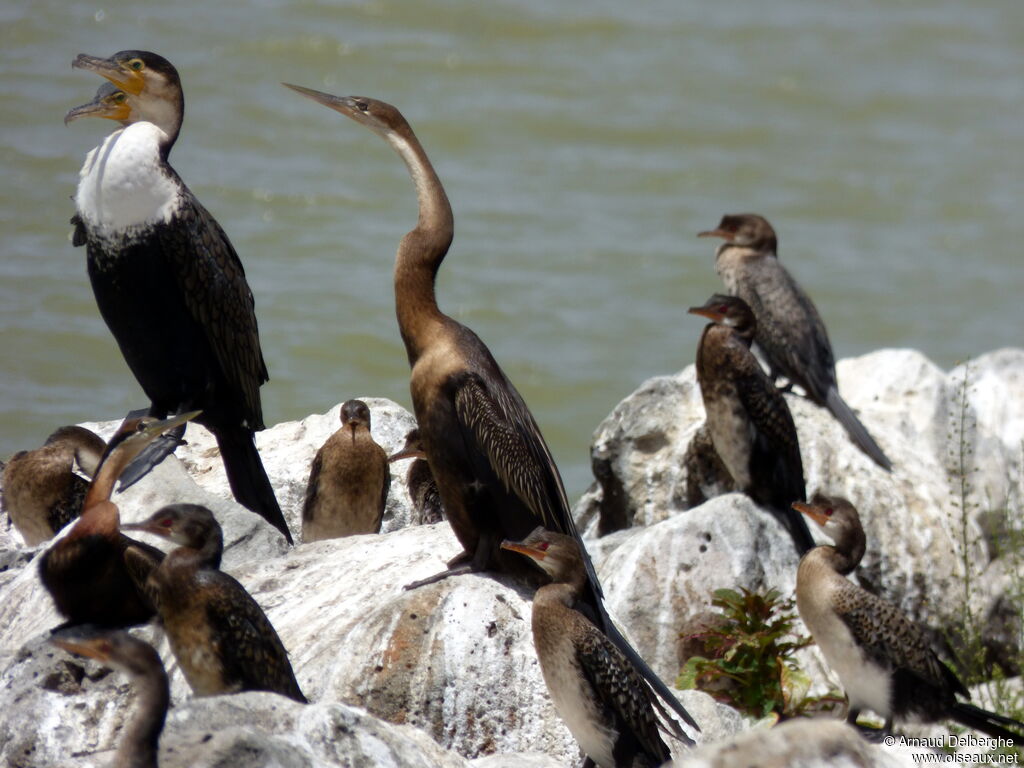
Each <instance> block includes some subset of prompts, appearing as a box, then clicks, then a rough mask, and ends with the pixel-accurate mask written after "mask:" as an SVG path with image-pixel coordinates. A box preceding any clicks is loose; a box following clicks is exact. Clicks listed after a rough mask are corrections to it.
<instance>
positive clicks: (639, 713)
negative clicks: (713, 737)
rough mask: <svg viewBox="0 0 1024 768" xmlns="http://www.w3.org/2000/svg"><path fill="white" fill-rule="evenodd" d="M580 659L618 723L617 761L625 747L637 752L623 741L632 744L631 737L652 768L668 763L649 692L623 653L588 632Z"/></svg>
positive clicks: (579, 649) (578, 650) (580, 648)
mask: <svg viewBox="0 0 1024 768" xmlns="http://www.w3.org/2000/svg"><path fill="white" fill-rule="evenodd" d="M576 658H577V660H578V661H579V664H580V667H581V668H582V670H583V674H584V675H586V677H587V680H588V681H589V682H590V685H591V686H592V687H593V689H594V691H595V692H596V693H597V695H598V696H599V697H600V699H601V702H602V703H603V704H604V707H605V709H606V711H607V712H608V713H609V714H611V715H613V717H609V718H607V720H614V722H615V723H616V727H617V730H618V731H619V733H620V737H619V744H617V745H616V750H615V751H616V758H617V760H618V758H619V756H620V755H619V750H620V749H622V748H623V747H625V748H626V749H627V750H628V751H633V750H632V749H630V748H629V747H628V746H626V745H625V744H623V739H625V741H626V742H628V741H629V740H630V736H632V738H633V739H635V741H636V745H637V746H639V747H640V749H641V750H642V751H643V753H644V754H646V755H647V757H649V758H651V762H650V764H651V765H661V764H662V763H663V762H664V761H666V760H668V759H669V757H670V755H669V751H668V747H667V746H666V745H665V742H664V741H662V739H661V735H660V734H659V733H658V722H657V719H656V718H655V715H654V709H653V705H652V699H651V695H650V692H649V689H648V688H647V685H646V684H645V683H644V680H643V678H641V677H640V675H639V673H638V672H637V671H636V669H635V668H634V666H633V665H632V664H631V663H630V662H629V661H627V660H626V658H625V656H623V655H622V652H621V651H620V650H619V649H618V648H616V647H615V646H614V645H613V644H612V643H611V641H610V640H608V638H607V637H605V636H604V635H602V634H600V633H598V632H588V633H586V635H585V636H584V637H583V638H581V640H580V641H579V642H578V643H577V644H576ZM633 749H635V747H633ZM624 764H628V765H634V764H635V763H634V762H630V763H624ZM641 764H642V763H641Z"/></svg>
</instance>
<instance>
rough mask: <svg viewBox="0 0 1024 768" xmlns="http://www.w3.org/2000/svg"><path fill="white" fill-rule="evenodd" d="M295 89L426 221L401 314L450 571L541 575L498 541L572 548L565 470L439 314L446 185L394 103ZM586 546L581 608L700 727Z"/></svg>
mask: <svg viewBox="0 0 1024 768" xmlns="http://www.w3.org/2000/svg"><path fill="white" fill-rule="evenodd" d="M288 87H289V88H291V89H293V90H295V91H297V92H298V93H300V94H302V95H304V96H307V97H309V98H311V99H313V100H314V101H316V102H318V103H320V104H323V105H324V106H326V107H329V108H331V109H333V110H336V111H337V112H340V113H341V114H343V115H345V116H346V117H349V118H351V119H352V120H354V121H355V122H357V123H359V124H360V125H363V126H365V127H367V128H369V129H370V130H372V131H373V132H374V133H376V134H377V135H379V136H380V137H381V138H383V139H384V140H385V141H387V142H388V144H390V145H391V147H392V148H393V149H394V150H395V151H396V152H397V153H398V155H399V156H400V157H401V158H402V160H403V161H404V162H405V164H406V167H407V168H408V170H409V174H410V176H411V177H412V180H413V183H414V185H415V187H416V194H417V198H418V201H419V219H418V222H417V224H416V227H415V228H414V229H412V230H411V231H410V232H408V233H407V234H406V235H405V236H404V237H403V238H402V241H401V243H400V244H399V246H398V253H397V254H396V257H395V274H394V281H395V310H396V313H397V315H398V327H399V330H400V332H401V335H402V341H403V342H404V343H405V349H406V353H407V355H408V358H409V365H410V366H411V367H412V375H411V379H410V383H409V386H410V391H411V394H412V402H413V409H414V411H415V415H416V422H417V424H418V425H419V430H420V439H421V441H422V444H423V450H424V453H425V454H426V456H427V461H428V462H429V463H430V470H431V472H433V474H434V479H435V480H436V481H437V489H438V492H439V493H440V495H441V503H442V504H443V505H444V511H445V516H446V517H447V519H448V522H449V524H450V525H451V526H452V530H453V531H454V532H455V535H456V537H457V538H458V539H459V542H460V543H461V544H462V546H463V550H464V551H463V552H462V553H461V554H460V555H459V556H457V557H456V558H455V559H454V560H453V561H452V562H451V563H450V564H449V571H447V572H446V574H450V573H453V572H456V573H457V572H466V571H470V570H475V571H480V570H498V571H504V572H510V573H519V574H522V575H523V576H525V577H527V578H536V576H537V574H536V573H535V571H534V573H532V574H531V573H530V571H529V570H527V569H526V568H524V566H528V565H529V564H528V563H526V562H524V561H523V560H522V558H519V557H516V556H515V555H514V554H511V553H508V552H504V551H503V550H502V549H501V542H502V540H504V539H506V538H507V539H512V540H517V541H518V540H521V539H523V538H524V537H526V536H527V535H529V533H530V532H531V531H532V530H533V529H534V528H536V527H537V525H538V524H540V525H543V526H544V527H546V528H549V529H554V530H557V531H560V532H563V533H566V534H568V535H570V536H572V537H573V538H575V539H577V540H579V533H578V532H577V531H576V526H575V523H574V522H573V519H572V515H571V514H570V511H569V502H568V500H567V499H566V496H565V489H564V488H563V487H562V479H561V477H560V476H559V473H558V468H557V467H556V466H555V462H554V459H552V457H551V453H550V451H549V450H548V447H547V445H546V443H545V442H544V438H543V437H542V436H541V433H540V429H539V428H538V427H537V424H536V422H535V421H534V420H533V415H532V414H531V413H530V410H529V408H527V407H526V403H524V402H523V399H522V397H521V396H520V395H519V393H518V392H517V391H516V388H515V387H514V386H513V385H512V382H511V381H509V380H508V377H506V376H505V373H504V372H503V371H502V370H501V368H500V367H499V366H498V363H497V362H496V361H495V359H494V357H493V356H492V355H491V352H490V350H489V349H488V348H487V346H486V345H485V344H484V343H483V342H482V341H481V340H480V338H479V337H478V336H477V335H476V334H475V333H473V331H471V330H470V329H469V328H467V327H466V326H464V325H462V324H460V323H458V322H456V321H455V320H453V319H452V318H450V317H448V316H447V315H446V314H444V313H443V312H441V310H440V309H439V308H438V306H437V299H436V296H435V293H434V279H435V277H436V275H437V270H438V268H439V267H440V266H441V262H442V261H443V260H444V257H445V255H446V254H447V253H448V247H449V246H450V245H451V242H452V237H453V235H454V231H455V221H454V217H453V215H452V208H451V204H450V203H449V202H448V196H447V195H446V194H445V191H444V187H443V186H442V184H441V180H440V179H439V178H438V176H437V173H436V172H435V171H434V167H433V166H432V165H431V163H430V160H429V159H428V158H427V154H426V151H425V150H424V149H423V146H422V145H421V144H420V142H419V139H417V138H416V134H415V133H413V130H412V128H411V127H410V126H409V123H408V122H406V120H405V118H404V117H403V116H402V114H401V112H399V111H398V110H397V109H396V108H395V107H393V106H391V105H390V104H386V103H384V102H382V101H377V100H375V99H369V98H364V97H361V96H356V97H344V98H342V97H338V96H331V95H330V94H326V93H321V92H320V91H314V90H311V89H309V88H301V87H299V86H293V85H290V86H288ZM581 550H582V552H583V562H584V566H585V568H586V571H587V577H588V579H587V586H586V588H585V589H584V590H583V594H582V595H581V604H582V607H583V609H584V610H586V611H588V612H589V613H591V614H592V615H593V620H594V621H595V622H596V623H597V625H598V626H599V627H600V629H601V630H602V631H603V632H605V633H606V634H607V635H608V637H609V638H610V639H611V640H612V641H613V642H615V644H616V645H618V646H619V647H620V649H621V650H622V651H623V653H625V654H626V655H627V656H628V657H629V658H630V660H631V661H632V662H633V663H634V664H636V666H637V668H638V669H640V670H641V672H642V673H643V675H644V677H645V678H646V679H647V680H648V681H649V682H650V684H651V685H652V686H654V688H655V690H656V691H657V692H658V695H659V696H660V697H662V698H663V699H664V700H665V701H666V702H667V703H668V704H669V705H670V706H671V707H672V708H673V709H675V711H676V712H677V713H678V714H679V715H680V717H682V718H683V719H684V720H686V722H688V723H690V724H691V725H692V726H693V727H694V728H696V724H695V723H694V722H693V720H692V718H690V716H689V715H688V714H687V713H686V710H685V709H683V707H682V705H681V704H679V702H678V701H677V700H676V698H675V696H673V694H672V692H671V691H670V690H669V689H668V687H667V686H666V685H665V684H664V683H663V682H662V681H661V680H660V679H659V678H658V676H657V675H655V674H654V673H653V672H652V671H651V669H650V667H648V666H647V664H646V663H645V662H644V661H643V659H642V658H640V655H639V654H638V653H637V652H636V651H635V650H634V649H633V648H632V647H631V646H630V645H629V643H628V642H626V640H625V638H624V637H623V636H622V634H621V633H620V632H619V631H618V630H617V629H616V628H615V626H614V624H612V622H611V620H610V619H609V618H608V614H607V612H606V610H605V607H604V603H603V600H602V593H601V585H600V583H599V582H598V579H597V574H596V572H595V571H594V566H593V564H592V563H591V562H590V557H589V556H588V555H587V554H586V550H585V549H584V548H583V547H582V546H581ZM443 575H445V574H442V576H443ZM428 581H430V580H428ZM421 583H422V582H421ZM411 586H412V585H411ZM680 734H682V731H681V730H680ZM684 738H685V736H684Z"/></svg>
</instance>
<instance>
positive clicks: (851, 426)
mask: <svg viewBox="0 0 1024 768" xmlns="http://www.w3.org/2000/svg"><path fill="white" fill-rule="evenodd" d="M699 236H700V237H720V238H722V239H723V240H724V241H725V242H724V243H722V244H721V245H720V246H718V249H717V251H716V252H715V271H716V272H718V276H719V277H721V278H722V282H723V283H725V289H726V291H728V292H729V293H731V294H732V295H733V296H739V297H740V298H741V299H743V300H744V301H745V302H747V304H749V305H750V308H751V309H752V310H754V316H755V317H756V318H757V336H756V337H755V341H756V343H757V346H758V347H759V348H760V349H761V351H762V352H764V356H765V358H767V360H768V365H769V366H770V368H771V372H772V376H773V377H775V378H778V377H779V376H784V377H786V378H787V379H788V380H789V382H790V383H791V384H797V385H799V386H800V387H801V388H802V389H803V390H804V392H806V393H807V397H808V398H810V399H811V401H812V402H814V403H816V404H817V405H820V406H822V407H824V408H827V409H828V410H829V411H831V413H832V415H833V416H835V417H836V419H837V420H838V421H839V423H840V424H842V425H843V428H844V429H846V431H847V433H849V435H850V437H851V438H852V439H853V442H854V443H856V444H857V447H859V448H860V449H861V450H862V451H863V452H864V453H865V454H867V456H869V457H870V458H871V459H872V461H874V462H875V463H876V464H878V466H880V467H882V468H883V469H885V470H891V469H892V462H891V461H889V459H888V457H887V456H886V455H885V453H884V452H883V451H882V449H881V448H880V447H879V446H878V443H876V442H875V440H874V438H872V437H871V435H870V434H869V433H868V431H867V429H865V427H864V425H863V424H861V423H860V419H858V418H857V416H856V414H854V412H853V411H852V410H851V409H850V407H849V406H848V405H847V404H846V401H845V400H843V398H841V397H840V396H839V387H838V385H837V384H836V363H835V356H834V355H833V353H832V344H831V343H830V342H829V340H828V333H827V332H826V331H825V323H824V322H823V321H822V319H821V315H819V314H818V310H817V308H816V307H815V306H814V302H812V301H811V298H810V296H808V295H807V293H806V292H805V291H804V289H803V288H801V287H800V284H799V283H797V281H796V280H794V279H793V276H792V275H790V274H789V271H788V270H787V269H786V267H785V266H784V265H783V264H782V262H781V261H779V257H778V253H777V251H778V238H777V237H776V235H775V230H774V229H772V225H771V224H769V223H768V222H767V221H766V220H765V218H764V217H763V216H758V215H757V214H754V213H738V214H729V215H726V216H723V217H722V220H721V221H720V222H719V224H718V227H717V228H716V229H711V230H708V231H706V232H701V233H700V235H699Z"/></svg>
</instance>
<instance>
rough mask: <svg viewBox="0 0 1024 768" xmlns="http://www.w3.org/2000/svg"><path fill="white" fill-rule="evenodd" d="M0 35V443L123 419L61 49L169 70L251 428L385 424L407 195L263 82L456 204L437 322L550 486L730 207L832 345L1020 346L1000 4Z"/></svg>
mask: <svg viewBox="0 0 1024 768" xmlns="http://www.w3.org/2000/svg"><path fill="white" fill-rule="evenodd" d="M0 22H2V26H0V63H2V67H0V72H2V75H0V94H2V97H3V103H4V105H5V110H4V116H3V119H2V121H0V131H2V139H3V140H2V141H0V167H2V168H3V182H2V184H0V220H2V239H0V392H2V402H0V456H5V455H7V454H9V453H11V452H13V451H14V450H17V449H19V448H27V447H33V446H35V445H38V444H39V443H41V441H42V440H43V439H44V438H45V436H46V435H47V434H48V433H49V432H50V431H51V429H53V428H54V427H56V426H58V425H60V424H64V423H71V422H77V421H85V420H93V419H102V418H115V417H117V416H119V415H120V414H122V413H123V412H125V411H126V410H128V409H129V408H131V407H138V406H141V405H144V404H145V399H144V397H143V395H142V393H141V390H140V389H139V388H138V386H137V385H136V384H135V381H134V379H133V378H132V376H131V374H130V372H129V371H128V370H127V368H126V366H125V365H124V363H123V362H122V361H121V359H120V355H119V353H118V351H117V348H116V346H115V345H114V343H113V341H112V339H111V337H110V335H109V333H108V332H107V329H106V327H105V326H104V324H103V322H102V320H101V319H100V317H99V315H98V313H97V311H96V308H95V303H94V301H93V298H92V293H91V290H90V288H89V284H88V279H87V277H86V275H85V254H84V252H83V251H82V250H81V249H75V248H72V247H71V244H70V242H69V239H68V233H69V226H68V224H67V221H68V218H69V217H70V216H71V214H72V212H73V206H72V203H71V201H70V200H69V196H70V195H71V194H72V193H73V191H74V187H75V183H76V179H77V172H78V168H79V167H80V166H81V163H82V160H83V158H84V155H85V153H86V152H87V151H88V150H89V149H91V148H92V147H93V146H95V144H97V143H98V142H99V140H100V139H101V137H102V136H103V135H104V133H105V132H107V131H109V130H110V129H111V128H112V127H113V126H112V124H110V123H107V122H105V121H103V122H101V121H81V122H77V123H75V124H73V125H72V126H70V127H68V128H65V127H64V125H63V124H62V117H63V114H64V112H65V111H66V110H67V109H68V108H70V107H72V106H74V105H77V104H80V103H83V102H85V101H87V100H88V99H89V98H91V96H92V94H93V92H94V91H95V88H96V87H97V85H98V84H99V82H98V80H97V79H96V78H95V76H91V75H89V74H87V73H84V72H80V71H73V70H72V69H71V68H70V63H71V60H72V58H73V57H74V56H75V55H76V54H77V53H80V52H85V53H91V54H95V55H104V56H106V55H109V54H111V53H113V52H114V51H117V50H120V49H123V48H143V49H150V50H154V51H157V52H158V53H161V54H163V55H165V56H166V57H168V58H169V59H170V60H171V61H173V62H174V63H175V64H176V66H177V67H178V69H179V71H180V73H181V76H182V80H183V83H184V87H185V97H186V120H185V126H184V129H183V132H182V136H181V138H180V139H179V142H178V144H177V146H176V147H175V150H174V153H173V154H172V156H171V160H172V163H173V164H174V166H175V167H176V168H177V170H178V171H179V173H180V174H181V175H182V177H183V178H184V179H185V180H186V181H187V183H188V184H189V185H190V186H191V187H192V189H193V191H195V192H196V194H197V195H198V196H199V197H200V199H202V200H203V202H204V204H205V205H206V206H207V207H208V208H209V209H210V210H211V211H212V212H213V213H214V215H215V216H217V218H218V219H219V221H220V222H221V224H222V225H223V226H224V228H225V229H226V230H227V232H228V233H229V235H230V236H231V238H232V241H233V242H234V244H235V246H236V248H237V249H238V252H239V253H240V255H241V257H242V260H243V262H244V263H245V266H246V271H247V274H248V277H249V282H250V284H251V286H252V288H253V291H254V293H255V295H256V301H257V315H258V317H259V322H260V331H261V337H262V340H263V349H264V354H265V356H266V359H267V364H268V366H269V368H270V373H271V381H270V383H269V384H268V385H267V386H265V387H264V388H263V400H264V412H265V416H266V420H267V422H268V423H276V422H279V421H282V420H288V419H295V418H300V417H302V416H304V415H306V414H308V413H311V412H319V411H324V410H326V409H327V408H329V407H330V406H331V405H333V404H335V403H337V402H340V401H342V400H345V399H347V398H349V397H353V396H358V395H379V396H385V397H390V398H393V399H395V400H397V401H399V402H401V403H403V404H405V405H406V406H408V404H409V397H408V368H407V364H406V361H405V355H404V351H403V349H402V347H401V342H400V340H399V338H398V333H397V327H396V323H395V320H394V312H393V305H392V300H393V299H392V294H391V265H392V259H393V256H394V251H395V247H396V245H397V243H398V240H399V239H400V237H401V236H402V235H403V234H404V233H405V232H406V231H407V230H408V229H409V228H410V227H411V226H412V225H413V223H414V222H415V217H416V210H415V198H414V195H413V191H412V185H411V183H410V181H409V179H408V176H407V174H406V171H405V168H404V166H403V165H402V163H401V161H400V160H399V159H398V157H397V156H395V155H394V153H393V152H392V151H391V150H390V149H389V148H388V147H387V146H386V145H385V144H384V142H382V141H381V140H380V139H379V138H377V137H376V136H374V135H373V134H371V133H370V132H369V131H367V130H365V129H363V128H361V127H359V126H357V125H356V124H355V123H352V122H351V121H348V120H345V119H344V118H342V117H341V116H340V115H337V114H336V113H333V112H330V111H329V110H326V109H324V108H323V107H319V106H317V105H315V104H313V103H312V102H308V101H305V100H303V99H300V98H299V97H297V96H296V95H294V94H292V93H291V92H289V91H287V90H286V89H284V88H282V87H281V86H280V85H278V82H279V81H281V80H286V81H289V82H294V83H299V84H302V85H307V86H310V87H314V88H319V89H322V90H327V91H330V92H332V93H337V94H360V95H367V96H374V97H378V98H382V99H385V100H387V101H390V102H392V103H394V104H396V105H397V106H399V108H400V109H401V110H402V111H403V112H404V114H405V115H406V116H407V118H408V119H409V121H410V122H411V123H412V125H413V127H414V128H415V129H416V131H417V133H418V135H419V136H420V138H421V140H422V141H423V143H424V145H425V147H426V149H427V151H428V153H429V154H430V156H431V158H432V159H433V161H434V163H435V165H436V166H437V169H438V171H439V173H440V175H441V177H442V179H443V181H444V183H445V185H446V187H447V190H448V193H449V196H450V197H451V200H452V204H453V206H454V209H455V216H456V229H457V233H456V239H455V244H454V246H453V248H452V251H451V253H450V254H449V257H448V260H447V261H446V262H445V264H444V266H443V267H442V270H441V275H440V279H439V299H440V303H441V305H442V308H443V309H445V310H446V311H447V312H448V313H449V314H452V315H453V316H455V317H456V318H457V319H459V320H460V321H462V322H464V323H466V324H468V325H469V326H471V327H472V328H473V329H474V330H476V331H477V333H478V334H479V335H480V336H481V337H482V338H483V339H484V340H485V341H486V342H487V343H488V345H489V346H490V348H491V350H492V351H493V352H494V354H495V356H496V357H497V358H498V360H499V361H500V362H501V363H502V365H503V366H504V368H505V369H506V371H507V372H508V373H509V375H510V377H511V378H512V380H513V381H514V382H515V383H516V385H517V387H519V389H520V390H521V391H522V392H523V394H524V396H525V398H526V400H527V402H528V403H529V404H530V407H531V408H532V410H533V412H534V414H535V415H536V417H537V420H538V422H539V423H540V425H541V428H542V429H543V431H544V433H545V435H546V436H547V439H548V441H549V442H550V443H551V445H552V449H553V451H554V453H555V456H556V458H557V460H558V462H559V464H560V466H561V468H562V471H563V473H564V475H565V476H566V483H567V486H568V490H569V493H570V496H572V497H575V496H576V495H578V493H579V492H580V491H581V490H582V489H583V488H584V487H585V486H586V484H587V482H588V481H589V457H588V447H589V443H590V438H591V433H592V430H593V429H594V427H595V426H596V425H597V423H598V422H599V421H600V420H601V419H602V418H603V417H604V416H605V415H606V414H607V413H608V412H609V411H610V410H611V408H612V407H613V406H614V405H615V403H616V402H618V401H619V400H620V399H621V398H622V397H623V396H624V395H626V394H627V393H628V392H630V391H631V390H632V389H633V388H634V387H635V386H636V385H637V384H638V383H639V382H640V381H642V380H643V379H644V378H646V377H648V376H651V375H654V374H658V373H667V372H671V371H675V370H678V369H679V368H681V367H683V366H684V365H685V364H687V363H689V362H691V361H692V359H693V355H694V347H695V344H696V341H697V338H698V335H699V332H700V328H701V322H700V321H699V320H697V319H695V318H692V317H689V316H687V315H686V313H685V310H686V307H687V306H689V305H691V304H696V303H702V302H703V300H704V299H705V298H706V297H707V296H708V295H709V294H710V293H711V292H712V291H713V290H715V289H716V288H717V287H718V285H719V284H718V281H717V278H716V277H715V274H714V270H713V259H712V256H713V247H714V246H713V244H712V243H710V242H709V241H706V240H703V241H702V240H697V239H696V238H695V234H696V232H698V231H699V230H702V229H706V228H709V227H711V226H713V225H714V224H716V223H717V221H718V218H719V217H720V216H721V214H722V213H725V212H738V211H748V210H749V211H756V212H759V213H762V214H764V215H765V216H767V217H768V219H769V220H770V221H772V223H773V224H774V225H775V227H776V229H777V230H778V232H779V236H780V254H781V256H782V258H783V259H784V260H785V261H786V263H787V264H788V265H789V266H790V268H791V269H792V270H793V271H794V272H795V274H796V275H797V276H798V278H799V279H800V280H801V281H802V282H803V284H804V285H805V286H806V287H807V289H808V290H809V292H810V293H811V295H812V296H813V297H814V299H815V300H816V302H817V304H818V306H819V308H820V310H821V311H822V314H823V315H824V317H825V320H826V322H827V324H828V327H829V331H830V334H831V337H832V341H833V345H834V346H835V348H836V352H837V354H838V355H839V356H849V355H855V354H860V353H863V352H866V351H869V350H871V349H875V348H879V347H883V346H899V347H904V346H909V347H916V348H918V349H921V350H922V351H923V352H925V353H926V354H928V355H929V356H930V357H931V358H932V359H933V360H935V361H936V362H938V363H939V364H941V365H944V366H949V365H951V364H953V363H954V362H955V361H957V360H960V359H963V358H965V357H967V356H969V355H972V354H977V353H980V352H983V351H986V350H989V349H993V348H996V347H1000V346H1006V345H1019V344H1020V332H1021V328H1022V325H1024V309H1022V307H1021V296H1022V294H1024V272H1022V269H1021V253H1020V251H1021V240H1022V229H1024V225H1022V217H1021V203H1022V198H1024V195H1022V192H1024V120H1022V105H1024V5H1022V4H1021V3H1020V1H1019V0H1002V1H1001V2H985V3H964V2H951V1H948V0H947V1H941V0H940V1H939V2H925V1H924V0H921V1H916V0H915V1H913V2H891V1H888V0H887V1H885V2H883V1H882V0H871V1H869V0H850V1H849V2H844V3H820V2H817V1H812V0H776V1H775V2H772V3H770V4H769V3H762V2H756V1H755V0H746V1H745V2H722V3H715V4H711V3H681V2H678V0H657V1H652V2H639V3H619V2H607V1H602V2H583V1H582V0H580V1H578V2H571V3H549V2H542V1H541V0H521V1H520V2H471V1H470V0H450V1H448V2H441V1H440V0H434V1H433V2H408V3H402V2H390V1H388V2H379V1H376V0H374V1H372V2H358V3H346V2H335V3H326V2H323V3H322V2H311V1H310V0H305V1H301V0H300V1H298V2H296V1H295V0H289V1H288V2H284V1H283V0H263V1H262V2H255V3H253V2H247V3H243V2H238V0H230V1H227V2H220V3H207V2H203V3H198V2H188V1H187V0H186V1H185V2H175V3H169V2H165V3H160V4H153V3H139V2H135V3H125V2H120V1H118V2H110V3H105V4H102V5H97V4H92V3H68V2H63V1H61V0H43V1H42V2H32V3H28V2H24V1H23V0H14V1H13V2H10V1H9V2H7V3H5V4H4V5H3V7H2V8H0Z"/></svg>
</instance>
